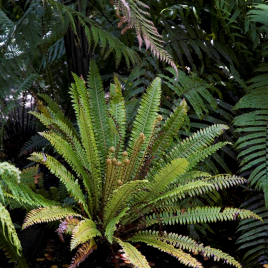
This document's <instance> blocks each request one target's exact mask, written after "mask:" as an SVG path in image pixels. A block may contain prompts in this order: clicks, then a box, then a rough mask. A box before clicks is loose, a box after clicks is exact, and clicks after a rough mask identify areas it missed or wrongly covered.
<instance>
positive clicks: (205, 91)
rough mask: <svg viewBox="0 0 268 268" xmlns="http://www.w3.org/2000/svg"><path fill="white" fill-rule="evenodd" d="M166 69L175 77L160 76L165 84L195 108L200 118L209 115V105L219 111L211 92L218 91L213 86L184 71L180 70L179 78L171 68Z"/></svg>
mask: <svg viewBox="0 0 268 268" xmlns="http://www.w3.org/2000/svg"><path fill="white" fill-rule="evenodd" d="M166 69H167V70H168V71H170V72H171V73H172V74H173V75H174V77H173V78H170V77H168V76H165V75H162V74H161V75H159V77H161V78H162V79H163V82H164V83H165V84H166V85H167V86H168V87H169V88H170V89H171V90H172V91H174V92H175V93H176V94H177V95H178V96H179V97H180V98H182V97H183V98H185V99H186V102H187V103H188V105H190V106H192V107H193V109H194V111H195V113H196V114H197V116H198V117H199V118H202V117H204V115H206V114H208V112H209V111H208V109H207V104H208V105H210V106H211V107H212V108H213V109H214V110H216V109H217V103H216V101H215V98H214V97H213V95H212V94H211V91H216V89H215V88H214V87H213V86H211V85H210V84H208V83H207V82H206V81H205V80H203V79H201V78H200V77H198V76H197V75H195V74H193V75H192V76H188V75H186V74H185V73H184V72H183V71H181V70H179V71H178V77H175V76H176V74H175V73H174V71H173V70H171V68H166Z"/></svg>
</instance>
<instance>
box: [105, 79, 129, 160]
mask: <svg viewBox="0 0 268 268" xmlns="http://www.w3.org/2000/svg"><path fill="white" fill-rule="evenodd" d="M114 82H115V85H114V84H111V86H110V102H109V113H110V115H111V118H110V121H111V129H114V130H113V131H112V133H113V135H112V142H111V144H112V145H113V146H114V147H115V148H116V152H117V154H118V155H116V156H115V157H116V158H117V159H119V160H120V156H121V152H122V150H123V146H124V140H125V134H126V107H125V100H124V98H123V96H122V89H121V84H120V81H119V80H118V78H117V77H116V76H114Z"/></svg>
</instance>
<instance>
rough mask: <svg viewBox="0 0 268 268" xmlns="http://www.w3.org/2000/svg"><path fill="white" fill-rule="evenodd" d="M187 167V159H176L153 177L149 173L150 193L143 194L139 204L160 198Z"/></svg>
mask: <svg viewBox="0 0 268 268" xmlns="http://www.w3.org/2000/svg"><path fill="white" fill-rule="evenodd" d="M187 166H188V162H187V161H186V160H185V159H174V160H172V161H171V162H170V163H169V164H167V165H166V166H164V167H163V168H162V169H160V170H159V171H158V172H157V173H156V174H153V176H152V174H150V173H149V174H148V177H147V179H148V180H149V181H150V184H149V185H148V186H147V188H148V192H143V193H141V194H140V198H139V200H138V202H140V201H141V200H146V199H147V198H152V199H153V198H155V197H158V196H159V195H160V194H161V193H162V192H164V191H165V190H166V189H167V187H168V186H169V185H170V184H171V183H172V182H174V180H175V179H176V178H178V177H179V175H181V174H182V173H184V172H185V170H186V169H187Z"/></svg>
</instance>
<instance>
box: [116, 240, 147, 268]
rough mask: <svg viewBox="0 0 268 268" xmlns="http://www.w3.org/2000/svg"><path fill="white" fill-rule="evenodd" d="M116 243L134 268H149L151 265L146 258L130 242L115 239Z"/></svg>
mask: <svg viewBox="0 0 268 268" xmlns="http://www.w3.org/2000/svg"><path fill="white" fill-rule="evenodd" d="M114 239H115V240H116V242H117V243H118V244H119V245H120V246H121V247H122V248H123V250H124V252H125V254H126V256H127V257H128V259H129V260H130V262H131V263H132V264H133V265H134V267H140V268H149V267H150V265H149V263H148V262H147V260H146V258H145V257H144V256H143V255H142V254H141V253H140V252H139V251H138V250H137V249H136V248H135V247H134V246H132V245H131V244H129V243H128V242H123V241H122V240H120V239H119V238H114Z"/></svg>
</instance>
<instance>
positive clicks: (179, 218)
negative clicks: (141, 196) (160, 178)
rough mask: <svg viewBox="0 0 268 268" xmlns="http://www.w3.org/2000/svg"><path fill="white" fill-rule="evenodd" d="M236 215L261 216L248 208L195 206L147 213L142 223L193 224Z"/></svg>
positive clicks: (244, 216) (230, 218)
mask: <svg viewBox="0 0 268 268" xmlns="http://www.w3.org/2000/svg"><path fill="white" fill-rule="evenodd" d="M238 217H239V218H241V219H246V218H254V219H258V220H262V219H261V217H259V216H258V215H257V214H255V213H253V212H251V211H249V210H243V209H237V208H225V209H224V210H223V211H222V212H221V208H220V207H196V208H192V209H191V208H190V209H188V210H187V211H183V210H182V211H180V210H178V211H177V213H174V212H173V213H169V212H161V213H159V214H158V215H156V214H153V215H149V216H146V218H145V222H144V224H146V226H150V225H153V224H155V223H162V224H169V225H171V224H176V223H179V224H195V223H206V222H216V221H224V220H235V219H236V218H238Z"/></svg>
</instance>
